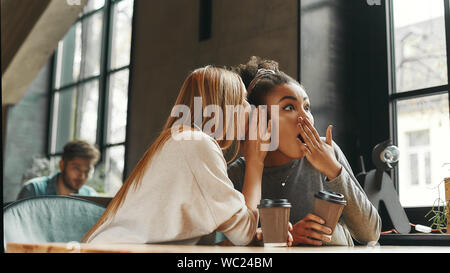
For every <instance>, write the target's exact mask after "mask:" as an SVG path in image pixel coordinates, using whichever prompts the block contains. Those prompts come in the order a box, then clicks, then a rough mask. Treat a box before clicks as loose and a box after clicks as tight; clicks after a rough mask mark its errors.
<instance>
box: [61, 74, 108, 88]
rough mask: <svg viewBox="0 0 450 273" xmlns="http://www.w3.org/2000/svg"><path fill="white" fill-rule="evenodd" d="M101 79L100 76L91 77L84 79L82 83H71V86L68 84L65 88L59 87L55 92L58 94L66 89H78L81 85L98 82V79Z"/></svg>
mask: <svg viewBox="0 0 450 273" xmlns="http://www.w3.org/2000/svg"><path fill="white" fill-rule="evenodd" d="M100 77H101V76H100V75H97V76H91V77H88V78H84V79H82V80H80V81H76V82H73V83H69V84H66V85H64V86H61V87H58V88H56V89H54V92H58V91H61V90H64V89H68V88H73V87H78V86H79V85H82V84H85V83H87V82H90V81H93V80H96V79H100Z"/></svg>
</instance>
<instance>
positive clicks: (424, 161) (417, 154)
mask: <svg viewBox="0 0 450 273" xmlns="http://www.w3.org/2000/svg"><path fill="white" fill-rule="evenodd" d="M449 116H450V114H449V107H448V94H442V95H433V96H426V97H420V98H414V99H407V100H400V101H398V102H397V130H398V131H397V135H398V146H399V149H400V160H399V165H398V167H399V196H400V202H401V203H402V205H403V206H405V207H415V206H432V205H433V203H434V201H435V200H436V199H437V198H438V197H439V193H440V194H441V195H440V198H442V199H443V200H444V189H443V183H441V182H442V181H443V179H444V176H445V171H446V170H445V166H444V163H446V162H447V163H448V162H450V153H449V151H450V141H449V139H450V125H449V123H450V120H449ZM438 185H440V186H439V188H438ZM438 189H439V191H438Z"/></svg>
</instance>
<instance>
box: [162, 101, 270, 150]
mask: <svg viewBox="0 0 450 273" xmlns="http://www.w3.org/2000/svg"><path fill="white" fill-rule="evenodd" d="M202 109H203V104H202V98H201V97H194V109H193V110H194V113H191V109H190V108H189V106H187V105H182V104H179V105H175V106H174V107H173V108H172V111H171V113H170V116H171V117H175V118H178V119H177V120H176V121H175V122H174V124H173V125H172V127H171V133H172V137H173V138H174V139H175V140H199V138H200V136H199V135H197V134H194V133H191V134H186V133H184V134H180V132H181V131H183V129H185V128H186V129H190V128H192V125H194V127H195V128H197V129H200V130H201V131H202V132H204V133H205V134H207V135H210V136H211V137H213V138H214V139H216V140H224V139H225V140H246V137H248V139H247V140H258V136H259V139H260V140H261V141H262V143H261V150H262V151H275V150H276V149H278V142H279V130H278V124H279V113H278V111H279V106H278V105H272V106H271V107H270V112H271V118H270V121H268V108H267V106H266V105H260V106H259V107H258V111H256V107H255V106H251V107H249V106H247V107H245V106H244V105H225V109H222V107H220V106H219V105H206V106H205V107H204V109H203V110H202ZM224 110H225V114H224ZM180 115H181V116H180ZM247 117H248V119H247ZM192 119H193V120H192ZM247 120H248V123H247ZM269 123H270V126H271V133H268V126H269ZM224 127H225V128H224ZM247 128H248V131H246V129H247ZM263 142H264V143H263Z"/></svg>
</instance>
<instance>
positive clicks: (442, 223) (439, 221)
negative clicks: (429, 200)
mask: <svg viewBox="0 0 450 273" xmlns="http://www.w3.org/2000/svg"><path fill="white" fill-rule="evenodd" d="M449 181H450V180H448V181H445V180H442V182H441V183H439V185H438V187H437V188H438V194H439V195H438V196H441V195H440V192H439V188H440V186H441V184H442V183H444V187H445V184H448V183H449ZM446 201H447V202H445V200H442V199H441V198H440V197H438V198H437V199H436V200H435V201H434V203H433V207H432V208H431V210H430V211H429V212H428V213H427V214H425V218H427V217H428V216H429V215H431V216H432V217H431V218H430V219H428V221H432V224H431V225H430V227H431V228H432V229H435V230H438V231H440V232H441V233H445V232H444V231H443V230H447V215H448V207H449V205H450V204H449V202H450V200H446Z"/></svg>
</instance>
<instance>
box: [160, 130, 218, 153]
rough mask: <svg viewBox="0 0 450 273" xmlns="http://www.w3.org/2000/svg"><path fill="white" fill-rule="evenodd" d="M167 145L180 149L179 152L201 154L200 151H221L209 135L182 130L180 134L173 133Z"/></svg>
mask: <svg viewBox="0 0 450 273" xmlns="http://www.w3.org/2000/svg"><path fill="white" fill-rule="evenodd" d="M167 145H171V146H172V145H173V146H176V147H178V149H181V150H182V151H180V152H188V153H189V152H192V151H195V152H196V153H201V152H202V151H211V150H215V151H220V153H222V150H221V148H220V146H219V144H218V143H217V141H216V140H215V139H214V138H213V137H211V136H210V135H208V134H206V133H204V132H202V131H200V130H183V131H181V132H177V133H173V134H172V135H171V137H170V140H169V141H168V143H167Z"/></svg>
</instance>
